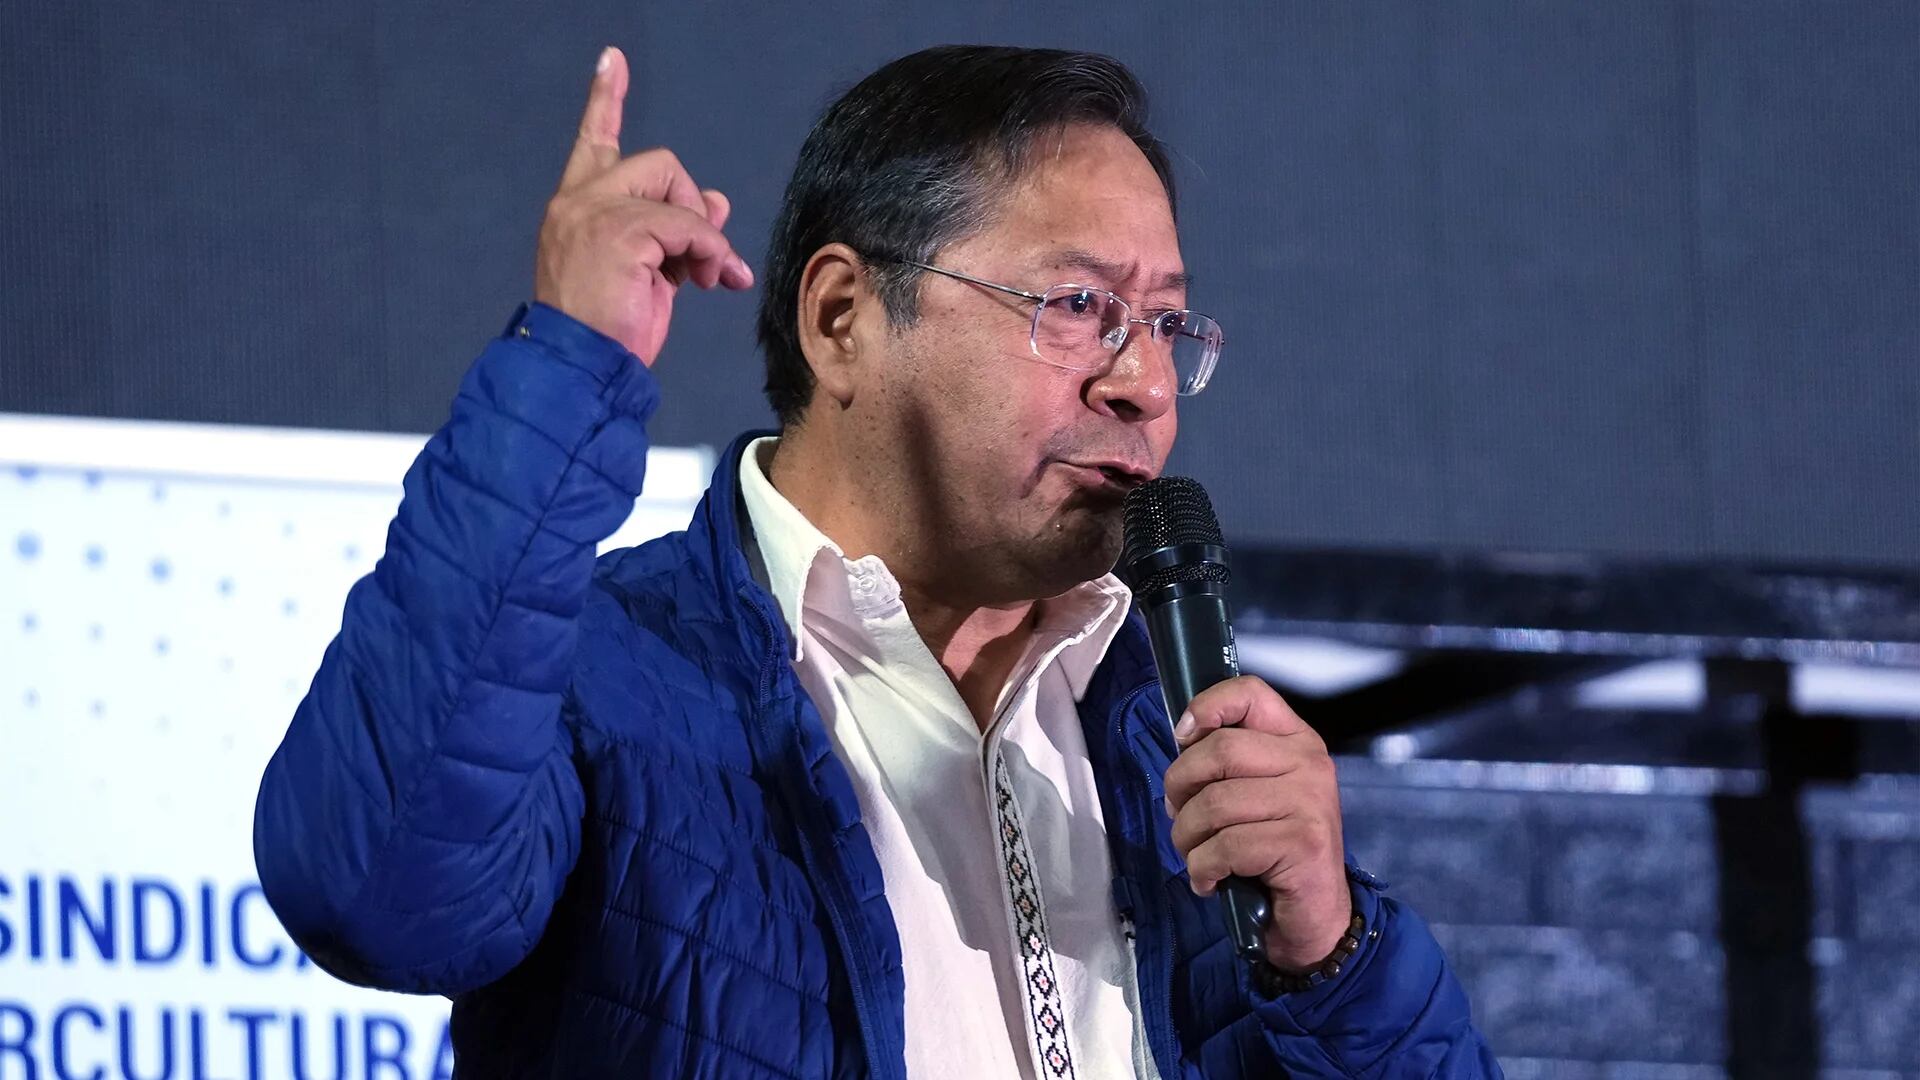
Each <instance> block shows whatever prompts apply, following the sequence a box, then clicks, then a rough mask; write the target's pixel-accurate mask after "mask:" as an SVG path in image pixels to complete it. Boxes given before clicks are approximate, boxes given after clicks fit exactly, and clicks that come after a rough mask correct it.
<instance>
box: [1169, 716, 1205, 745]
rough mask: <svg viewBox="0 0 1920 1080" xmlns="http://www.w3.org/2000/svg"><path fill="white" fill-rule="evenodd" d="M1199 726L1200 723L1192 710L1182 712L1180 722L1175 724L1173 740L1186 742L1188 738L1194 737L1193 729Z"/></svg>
mask: <svg viewBox="0 0 1920 1080" xmlns="http://www.w3.org/2000/svg"><path fill="white" fill-rule="evenodd" d="M1198 726H1200V725H1199V723H1198V722H1197V721H1195V720H1194V718H1193V714H1192V713H1190V712H1183V713H1181V714H1180V722H1179V723H1177V724H1175V725H1173V741H1174V742H1186V741H1187V740H1188V739H1190V738H1192V737H1193V729H1194V728H1196V727H1198Z"/></svg>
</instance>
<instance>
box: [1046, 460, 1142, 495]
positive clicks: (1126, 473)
mask: <svg viewBox="0 0 1920 1080" xmlns="http://www.w3.org/2000/svg"><path fill="white" fill-rule="evenodd" d="M1060 464H1062V465H1065V466H1066V467H1067V471H1068V472H1069V473H1071V474H1072V475H1073V476H1074V478H1075V479H1076V480H1078V481H1079V482H1080V483H1082V484H1084V485H1086V486H1087V487H1094V488H1107V489H1110V490H1113V491H1116V492H1119V493H1122V494H1125V493H1126V492H1129V491H1132V490H1133V489H1134V488H1136V487H1139V486H1140V485H1141V484H1144V483H1146V482H1147V481H1148V480H1150V479H1152V475H1151V474H1150V473H1149V472H1148V471H1147V470H1146V469H1144V468H1141V467H1140V466H1138V465H1135V464H1132V463H1130V462H1123V461H1062V462H1060Z"/></svg>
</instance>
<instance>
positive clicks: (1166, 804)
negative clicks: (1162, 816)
mask: <svg viewBox="0 0 1920 1080" xmlns="http://www.w3.org/2000/svg"><path fill="white" fill-rule="evenodd" d="M1160 806H1161V808H1162V809H1164V810H1165V811H1166V812H1167V816H1168V817H1172V816H1173V797H1172V796H1171V795H1169V796H1168V797H1166V798H1164V799H1161V800H1160Z"/></svg>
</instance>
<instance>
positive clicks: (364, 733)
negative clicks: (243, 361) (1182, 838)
mask: <svg viewBox="0 0 1920 1080" xmlns="http://www.w3.org/2000/svg"><path fill="white" fill-rule="evenodd" d="M654 403H655V385H654V382H653V380H652V378H651V376H650V375H649V374H648V372H647V370H646V368H644V367H643V366H641V365H640V364H639V363H638V362H636V361H635V360H634V358H633V357H632V356H631V355H630V354H628V353H626V352H625V351H624V350H622V349H621V348H620V347H619V346H618V345H616V344H615V343H613V342H611V341H610V340H608V339H606V338H604V337H601V336H600V335H598V334H596V333H595V332H593V331H592V330H590V329H588V328H587V327H585V326H583V325H581V324H580V323H577V322H575V321H573V320H572V319H569V318H567V317H566V316H565V315H563V314H561V313H559V312H557V311H553V310H551V309H547V308H542V307H539V306H535V307H533V308H531V309H526V310H523V311H522V312H521V313H520V314H519V315H517V316H516V317H515V320H514V322H513V323H512V324H511V325H510V326H509V328H508V332H507V333H506V334H505V335H503V336H502V337H501V338H500V339H499V340H497V341H495V342H494V343H492V344H491V345H490V346H489V347H488V348H487V350H486V351H485V353H484V354H483V355H482V356H481V357H480V359H479V361H478V362H477V363H476V364H475V365H474V367H473V369H472V370H471V371H470V372H469V373H468V375H467V377H466V379H465V380H464V382H463V383H462V385H461V389H460V393H459V396H458V397H457V398H456V399H455V402H454V408H453V415H452V418H451V419H450V420H449V421H448V422H447V424H446V426H445V427H443V428H442V429H441V430H440V431H439V433H438V434H436V435H435V436H434V437H433V439H432V441H431V442H430V443H428V445H427V447H426V449H425V450H424V451H423V452H422V453H421V455H420V457H419V459H418V460H417V461H416V462H414V465H413V467H412V469H411V470H409V472H408V474H407V478H406V497H405V500H404V502H403V503H402V504H401V507H400V511H399V515H398V516H397V517H396V518H395V519H394V521H393V524H392V527H391V529H390V531H389V533H388V536H387V551H386V554H385V557H383V558H382V559H381V560H380V563H379V565H378V567H377V568H376V569H375V570H374V571H373V573H372V574H369V575H368V576H367V577H365V578H363V579H362V580H361V581H360V582H359V583H357V584H356V585H355V586H354V588H353V591H352V593H351V594H350V596H349V597H348V599H347V606H346V613H345V615H344V617H343V619H342V622H341V627H340V633H339V636H338V637H337V638H335V639H334V641H333V643H332V645H331V646H330V647H329V648H328V649H327V653H326V658H325V660H324V661H323V662H322V663H321V666H320V671H319V674H318V675H317V676H315V678H314V683H313V687H312V689H311V690H310V691H309V693H308V694H307V697H306V700H305V701H303V702H302V703H301V705H300V708H299V711H298V712H297V713H296V714H295V715H294V719H293V724H292V727H291V728H290V729H289V730H288V732H287V735H286V739H285V741H284V742H283V743H282V744H281V746H280V749H279V752H278V753H276V754H275V755H274V757H273V761H272V764H271V765H269V767H268V769H267V773H266V777H265V779H264V780H263V782H262V784H261V790H260V801H259V806H258V808H257V812H256V817H255V831H254V848H255V855H256V858H257V859H258V862H259V868H260V880H261V883H262V885H264V886H265V888H266V892H267V895H268V897H269V898H270V899H271V900H272V903H273V907H274V910H275V911H276V912H278V913H279V915H280V917H281V919H282V920H283V921H284V922H285V924H286V926H287V929H288V930H289V931H290V932H291V933H292V934H293V936H294V938H295V939H296V940H297V941H298V942H299V943H300V945H301V947H302V948H304V949H305V950H306V951H307V952H308V953H310V954H311V955H312V956H313V958H314V959H315V960H317V961H318V962H319V963H320V965H321V966H322V967H324V968H326V969H327V970H328V971H331V972H333V973H334V974H336V975H338V976H339V977H341V978H343V979H346V980H348V981H350V982H355V983H362V984H365V985H368V986H377V987H383V988H387V989H393V990H408V991H417V992H426V993H438V994H447V995H450V996H451V997H452V998H453V1002H454V1004H453V1038H454V1044H455V1048H456V1052H457V1055H458V1068H459V1072H460V1075H461V1076H463V1077H493V1076H501V1077H509V1076H510V1077H531V1076H550V1077H567V1078H570V1080H577V1078H581V1077H599V1076H606V1077H616V1076H617V1077H874V1078H886V1077H891V1078H899V1077H903V1076H904V1072H905V1070H904V1066H903V1056H902V1043H903V1039H904V1030H903V1029H904V1022H905V1021H904V1018H903V1012H902V1001H903V989H902V987H903V982H902V975H901V957H900V944H899V939H898V936H897V934H896V932H895V928H894V922H893V916H892V913H891V912H890V910H889V909H888V907H887V898H886V895H885V892H884V890H883V889H882V884H881V879H880V867H879V864H878V862H877V861H876V860H875V856H874V852H873V848H872V846H871V845H870V843H869V842H868V838H867V834H866V830H865V829H864V828H863V827H862V826H861V823H860V815H859V811H858V805H857V803H856V801H855V798H854V793H853V788H852V786H851V785H850V783H849V781H848V777H847V774H846V772H845V770H844V769H843V768H842V767H841V764H840V762H839V760H838V758H837V757H836V756H835V755H834V753H833V750H832V748H831V745H830V744H829V742H828V739H827V735H826V731H825V728H824V726H823V725H822V723H821V719H820V716H819V714H818V712H816V711H815V709H814V706H813V704H812V702H810V701H809V700H808V698H807V696H806V694H805V692H804V691H803V690H802V689H801V688H800V686H799V684H798V682H797V680H796V679H795V677H794V675H793V673H792V670H791V668H790V666H789V664H788V663H787V661H786V659H785V658H786V657H787V656H788V655H789V648H788V644H787V642H786V640H785V635H786V629H785V626H784V624H783V623H782V621H781V619H780V618H779V616H778V614H777V609H776V607H775V605H774V602H773V600H772V598H771V597H769V596H768V595H767V594H766V592H765V591H764V590H762V589H761V588H760V587H759V586H758V585H756V584H755V583H754V581H753V579H752V577H751V574H750V571H749V569H748V565H747V562H746V561H745V558H744V556H743V555H742V551H741V547H740V535H739V520H740V513H741V510H740V507H739V504H738V493H737V488H736V484H735V475H734V471H735V466H736V462H737V461H738V458H739V452H740V447H739V444H736V445H735V446H734V447H733V448H731V449H729V450H728V451H727V452H726V454H724V455H723V456H722V457H721V459H720V468H719V470H718V472H717V474H716V475H715V477H714V480H713V486H712V488H711V489H710V490H709V491H708V493H707V496H706V499H705V501H704V502H703V503H702V504H701V507H700V509H699V511H698V512H697V513H696V514H695V516H694V519H693V521H692V523H691V524H690V525H689V526H688V528H687V531H685V532H683V533H676V534H674V535H672V536H667V537H663V538H661V539H659V540H656V541H654V542H652V543H648V544H644V545H642V546H640V547H637V548H630V549H627V550H623V551H619V552H616V553H613V554H611V555H608V556H607V557H606V558H604V559H601V560H600V561H599V562H598V564H597V565H596V564H595V560H594V548H595V544H596V543H597V542H598V541H599V540H600V539H602V538H603V537H605V536H607V535H609V534H610V533H611V532H612V531H613V530H614V529H615V528H616V527H617V526H618V525H619V524H620V522H621V521H622V519H623V518H625V516H626V515H627V513H628V511H629V510H630V508H631V507H632V504H633V498H634V496H635V495H636V494H638V492H639V491H640V485H641V476H642V472H643V466H644V462H645V461H646V450H647V437H646V427H645V425H646V420H647V417H648V416H649V415H650V414H651V413H652V411H653V408H654ZM1081 716H1082V719H1083V721H1084V723H1085V726H1086V737H1087V746H1088V750H1089V753H1090V754H1091V756H1092V761H1093V768H1094V772H1095V775H1096V776H1098V777H1100V778H1101V781H1102V786H1103V790H1104V793H1105V795H1106V798H1105V800H1104V802H1103V803H1102V808H1103V810H1104V811H1105V814H1106V821H1107V827H1108V829H1109V831H1110V834H1111V842H1112V848H1113V864H1114V866H1115V868H1116V871H1117V876H1116V878H1115V879H1114V882H1113V897H1114V902H1115V903H1116V905H1118V907H1119V908H1120V909H1122V910H1124V911H1128V912H1130V913H1131V914H1132V917H1133V919H1134V922H1135V924H1136V925H1137V928H1138V935H1139V936H1138V940H1137V950H1138V958H1139V972H1140V982H1141V986H1142V988H1143V996H1144V1000H1145V1001H1146V1002H1147V1005H1146V1016H1145V1026H1146V1030H1147V1033H1148V1035H1149V1039H1150V1042H1151V1045H1152V1050H1153V1054H1154V1058H1155V1060H1156V1061H1157V1063H1158V1066H1159V1070H1160V1072H1161V1074H1162V1075H1163V1076H1165V1077H1168V1078H1173V1077H1200V1076H1204V1077H1214V1078H1227V1077H1256V1076H1396V1077H1399V1076H1405V1077H1414V1076H1420V1077H1426V1076H1448V1077H1453V1076H1482V1075H1497V1073H1498V1067H1497V1066H1496V1065H1495V1064H1494V1062H1493V1059H1492V1057H1491V1055H1490V1054H1489V1053H1488V1052H1487V1050H1486V1047H1485V1045H1484V1044H1483V1043H1482V1041H1481V1040H1480V1038H1479V1036H1478V1035H1477V1034H1476V1033H1475V1031H1474V1029H1473V1027H1472V1025H1471V1023H1470V1021H1469V1019H1468V1015H1467V1002H1466V998H1465V996H1464V994H1463V993H1462V992H1461V989H1460V986H1459V984H1458V983H1457V982H1456V981H1455V980H1454V978H1453V976H1452V975H1451V974H1450V973H1449V972H1448V970H1447V966H1446V963H1445V961H1444V959H1443V958H1442V956H1441V952H1440V949H1439V947H1438V946H1437V945H1436V944H1435V942H1434V940H1433V938H1432V937H1431V936H1430V935H1429V933H1428V931H1427V928H1426V927H1425V925H1423V924H1422V923H1421V921H1420V919H1419V918H1418V917H1417V916H1415V915H1414V914H1413V912H1411V911H1410V910H1408V909H1407V908H1405V907H1402V906H1400V905H1398V904H1396V903H1395V902H1394V901H1392V900H1390V899H1387V898H1386V897H1384V896H1382V895H1381V894H1380V892H1379V890H1378V887H1377V883H1375V882H1373V881H1372V880H1371V879H1369V878H1367V877H1365V876H1364V875H1359V874H1356V875H1355V881H1356V883H1357V884H1356V886H1355V888H1354V894H1355V898H1356V901H1357V902H1358V904H1359V907H1360V911H1361V912H1362V913H1363V914H1364V915H1365V916H1366V920H1367V925H1368V926H1370V927H1376V928H1378V929H1379V930H1380V935H1379V937H1378V938H1377V939H1372V940H1369V941H1368V942H1367V944H1366V945H1365V947H1364V948H1363V950H1362V952H1361V953H1360V954H1359V955H1358V956H1357V957H1356V958H1355V960H1354V961H1353V962H1352V963H1351V964H1350V965H1349V966H1348V968H1347V970H1346V971H1345V972H1344V973H1343V974H1341V975H1340V976H1339V977H1338V978H1336V979H1334V980H1331V981H1330V982H1329V983H1328V984H1326V985H1325V986H1323V987H1321V988H1319V989H1317V990H1315V991H1312V992H1308V993H1302V994H1296V995H1291V996H1287V997H1283V998H1280V999H1273V998H1268V997H1264V996H1261V995H1259V994H1258V993H1256V992H1254V991H1253V990H1252V989H1250V987H1249V985H1248V981H1247V978H1246V975H1245V973H1244V972H1243V971H1242V970H1241V968H1240V966H1239V965H1238V964H1236V963H1235V962H1234V961H1233V960H1232V959H1231V958H1230V956H1229V954H1228V949H1227V946H1226V943H1225V940H1224V938H1223V931H1222V925H1221V920H1220V916H1219V913H1218V910H1217V908H1216V905H1215V903H1214V902H1213V901H1210V900H1201V899H1198V898H1196V897H1195V896H1194V895H1193V894H1192V893H1191V892H1190V891H1189V890H1188V888H1187V886H1186V883H1185V880H1184V878H1183V875H1182V868H1181V861H1180V858H1179V856H1178V854H1177V853H1176V852H1175V851H1174V850H1173V848H1172V847H1171V846H1170V844H1169V842H1168V837H1167V826H1168V822H1167V818H1166V815H1165V814H1163V813H1161V812H1160V810H1159V804H1160V798H1161V790H1160V777H1161V774H1162V772H1163V771H1164V770H1165V769H1166V767H1167V764H1168V762H1169V760H1170V755H1171V754H1172V753H1173V749H1174V748H1173V745H1172V743H1171V741H1170V735H1169V732H1168V727H1167V718H1166V715H1165V710H1164V707H1163V706H1162V704H1161V702H1160V695H1159V692H1158V684H1157V683H1156V682H1155V681H1154V669H1153V663H1152V659H1151V657H1150V656H1149V654H1148V650H1147V646H1146V641H1145V634H1144V633H1143V632H1142V629H1141V626H1140V624H1139V623H1138V621H1137V620H1134V621H1132V622H1130V624H1129V625H1128V627H1127V629H1126V630H1125V632H1124V633H1122V634H1121V636H1120V638H1119V639H1118V641H1117V642H1116V643H1115V644H1114V646H1113V648H1112V650H1111V652H1110V654H1109V656H1108V657H1107V660H1106V662H1105V663H1104V664H1103V665H1102V667H1101V668H1100V671H1099V673H1098V675H1097V676H1096V677H1095V679H1094V681H1093V685H1092V688H1091V689H1090V690H1089V692H1088V693H1087V695H1086V700H1085V702H1084V703H1083V705H1082V706H1081ZM1088 1080H1092V1078H1088Z"/></svg>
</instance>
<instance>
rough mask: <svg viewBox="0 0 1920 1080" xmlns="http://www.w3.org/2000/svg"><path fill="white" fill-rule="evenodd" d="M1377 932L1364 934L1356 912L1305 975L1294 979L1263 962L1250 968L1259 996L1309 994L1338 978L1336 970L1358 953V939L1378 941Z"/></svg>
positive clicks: (1294, 976) (1364, 927)
mask: <svg viewBox="0 0 1920 1080" xmlns="http://www.w3.org/2000/svg"><path fill="white" fill-rule="evenodd" d="M1379 933H1380V932H1379V931H1377V930H1376V931H1373V932H1372V933H1368V932H1367V920H1366V919H1364V918H1362V917H1361V916H1360V913H1359V912H1357V911H1356V912H1354V913H1353V921H1352V922H1350V923H1348V924H1347V932H1346V933H1345V934H1344V935H1342V936H1341V938H1340V943H1339V944H1338V945H1335V946H1334V947H1333V951H1332V952H1330V953H1328V954H1327V958H1326V959H1325V960H1322V961H1320V962H1319V963H1318V964H1315V965H1314V966H1313V967H1312V968H1309V969H1308V970H1307V971H1305V972H1303V973H1301V974H1298V975H1294V974H1290V973H1288V972H1284V971H1281V970H1279V969H1278V968H1275V967H1274V966H1273V965H1272V964H1269V963H1267V962H1266V961H1264V960H1261V961H1256V962H1255V963H1254V965H1253V973H1254V980H1255V981H1256V982H1257V983H1258V984H1259V986H1260V992H1261V993H1263V994H1266V995H1267V996H1268V997H1278V996H1279V995H1281V994H1297V993H1299V992H1300V991H1302V990H1311V989H1313V988H1314V987H1316V986H1319V985H1320V984H1322V983H1324V982H1326V981H1327V980H1328V979H1331V978H1333V977H1334V976H1335V975H1338V974H1340V969H1341V968H1342V967H1345V966H1346V963H1347V961H1349V960H1351V959H1353V954H1354V953H1357V952H1359V951H1360V942H1361V940H1362V938H1369V937H1378V936H1379Z"/></svg>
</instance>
